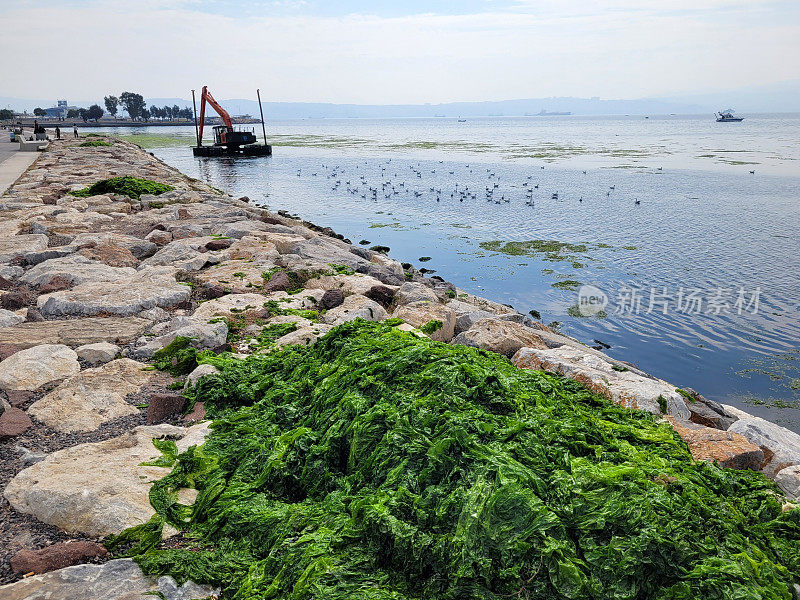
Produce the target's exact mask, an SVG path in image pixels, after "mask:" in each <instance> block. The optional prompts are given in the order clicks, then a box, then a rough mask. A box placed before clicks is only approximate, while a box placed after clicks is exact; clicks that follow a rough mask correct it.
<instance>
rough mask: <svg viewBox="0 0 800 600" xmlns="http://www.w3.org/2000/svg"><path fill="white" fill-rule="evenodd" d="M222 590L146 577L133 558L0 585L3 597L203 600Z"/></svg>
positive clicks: (26, 599) (8, 599)
mask: <svg viewBox="0 0 800 600" xmlns="http://www.w3.org/2000/svg"><path fill="white" fill-rule="evenodd" d="M219 593H220V591H219V589H215V588H212V587H210V586H207V585H197V584H195V583H193V582H191V581H187V582H186V583H184V584H183V585H178V584H177V582H176V581H175V580H174V579H173V578H172V577H168V576H164V577H159V578H153V577H147V576H145V574H144V573H142V570H141V569H140V568H139V566H138V565H137V564H136V563H135V562H134V561H133V560H131V559H130V558H120V559H117V560H110V561H108V562H106V563H103V564H102V565H94V564H83V565H76V566H74V567H67V568H64V569H59V570H57V571H50V572H49V573H45V574H44V575H35V576H33V577H28V578H27V579H23V580H21V581H17V582H15V583H11V584H8V585H5V586H0V597H2V598H3V600H89V599H92V600H101V599H102V600H142V598H151V597H153V594H160V595H158V597H159V598H164V599H166V600H200V599H203V598H209V597H211V596H214V597H216V595H217V594H219ZM145 594H148V595H145Z"/></svg>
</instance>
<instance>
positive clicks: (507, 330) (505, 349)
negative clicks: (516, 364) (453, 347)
mask: <svg viewBox="0 0 800 600" xmlns="http://www.w3.org/2000/svg"><path fill="white" fill-rule="evenodd" d="M470 314H474V313H470ZM453 343H454V344H462V345H464V346H472V347H473V348H481V349H482V350H489V351H491V352H497V353H498V354H502V355H504V356H507V357H509V358H511V357H512V356H514V354H515V353H516V352H517V351H518V350H519V349H520V348H524V347H527V348H547V345H546V344H545V343H544V342H543V341H542V339H541V338H540V337H539V336H538V335H536V332H535V331H533V330H532V329H529V328H527V327H525V326H524V325H521V324H520V323H516V322H513V321H505V320H501V319H497V318H490V319H481V320H480V321H478V322H476V323H475V324H474V325H473V326H472V327H471V328H470V329H468V330H467V331H464V332H462V333H459V334H458V335H457V336H456V337H455V338H453Z"/></svg>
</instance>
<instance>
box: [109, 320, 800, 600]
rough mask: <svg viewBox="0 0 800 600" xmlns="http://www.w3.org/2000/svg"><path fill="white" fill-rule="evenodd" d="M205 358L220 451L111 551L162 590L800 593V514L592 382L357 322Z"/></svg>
mask: <svg viewBox="0 0 800 600" xmlns="http://www.w3.org/2000/svg"><path fill="white" fill-rule="evenodd" d="M202 362H207V363H210V364H213V365H215V366H217V367H218V368H219V369H220V370H221V373H220V374H218V375H212V376H208V377H205V378H203V379H201V380H200V382H199V384H198V386H197V387H196V388H193V390H192V391H191V392H190V394H191V399H192V400H195V401H204V402H205V406H206V408H207V410H208V411H209V414H210V415H211V416H212V417H213V418H214V421H213V424H212V431H211V434H210V436H209V437H208V438H207V440H206V442H205V444H204V445H203V446H201V447H199V448H197V447H192V448H190V449H189V450H187V451H186V452H184V453H183V454H181V455H179V456H178V457H177V462H176V465H175V467H174V469H173V470H172V472H171V473H170V474H169V475H167V476H166V477H165V478H163V479H162V480H160V481H158V482H156V483H155V484H154V485H153V487H152V488H151V492H150V499H151V503H152V504H153V506H154V508H155V509H156V515H155V516H154V517H153V519H152V520H151V521H150V522H149V523H147V524H145V525H140V526H138V527H135V528H132V529H129V530H127V531H125V532H123V533H122V534H121V535H119V536H117V537H114V538H111V539H110V541H109V544H108V545H109V546H110V547H111V548H112V549H116V550H117V551H118V550H119V549H124V550H127V551H128V553H129V554H130V555H133V556H134V558H135V560H136V561H137V562H138V564H139V565H140V566H141V567H142V568H143V569H144V571H145V572H146V573H148V574H149V575H153V576H158V575H163V574H169V575H172V576H173V577H175V578H176V579H178V580H179V581H184V580H186V579H192V580H194V581H197V582H201V583H211V584H215V585H219V586H221V587H222V590H223V591H222V596H221V597H222V598H228V599H231V598H235V599H237V600H244V599H256V598H258V599H279V598H280V599H282V598H294V599H309V600H310V599H312V598H313V599H329V600H335V599H341V600H345V599H353V598H356V599H363V600H367V599H370V600H372V599H387V600H388V599H393V600H404V599H420V600H422V599H426V600H427V599H430V600H433V599H436V600H440V599H445V600H456V599H458V600H471V599H474V600H479V599H480V600H485V599H490V600H500V599H501V598H520V599H525V598H549V599H556V598H574V599H583V598H593V599H604V598H617V599H619V598H629V599H634V598H635V599H642V600H644V599H650V598H654V599H659V600H667V599H670V600H672V599H688V598H704V599H730V598H761V599H768V598H769V599H775V600H778V599H785V600H789V599H790V598H791V595H790V591H789V590H790V586H791V585H792V584H793V583H794V582H795V581H796V579H797V577H798V575H797V574H798V573H800V510H797V509H794V510H789V511H786V512H782V498H780V497H779V496H778V495H777V493H776V491H775V488H774V485H773V484H772V483H770V482H769V481H768V480H767V479H766V478H764V476H763V475H761V474H759V473H755V472H752V471H733V470H728V469H722V468H720V467H718V466H716V465H712V464H709V463H697V462H694V461H693V460H692V458H691V455H690V453H689V451H688V449H687V447H686V446H685V444H684V443H683V442H682V441H681V440H680V439H679V438H678V437H677V436H676V435H675V434H674V432H673V431H672V429H671V428H670V427H669V426H668V425H666V424H659V423H656V422H655V420H654V419H653V417H652V416H651V415H649V414H646V413H642V412H636V411H629V410H627V409H624V408H621V407H618V406H616V405H614V404H612V403H611V402H609V401H607V400H605V399H603V398H601V397H599V396H596V395H594V394H592V393H591V392H589V391H588V390H586V389H585V388H584V387H582V386H581V385H580V384H578V383H576V382H574V381H570V380H566V379H563V378H561V377H559V376H556V375H554V374H550V373H543V372H538V371H531V370H522V369H516V368H515V367H513V366H512V365H511V363H510V362H509V361H508V360H507V359H505V358H504V357H501V356H499V355H496V354H492V353H488V352H485V351H481V350H478V349H475V348H468V347H465V346H452V345H447V344H440V343H436V342H432V341H431V340H429V339H427V338H417V337H416V336H414V335H412V334H409V333H405V332H402V331H399V330H397V329H395V328H392V327H391V326H389V325H387V324H381V323H365V322H363V321H360V320H356V321H353V322H350V323H346V324H344V325H342V326H340V327H338V328H336V329H334V330H333V331H332V332H331V333H329V334H328V335H326V336H325V337H323V338H321V339H320V340H319V341H317V343H316V344H315V345H313V346H308V347H306V346H304V347H297V346H295V347H291V348H289V349H285V350H278V351H274V352H272V353H270V354H266V355H257V356H251V357H249V358H247V359H244V360H237V359H234V358H232V357H228V356H224V355H223V356H219V357H213V356H210V355H207V356H205V357H204V358H203V359H202ZM181 487H194V488H197V489H198V491H199V493H198V496H197V499H196V501H195V503H194V505H193V506H191V507H187V506H184V505H181V504H179V503H178V501H177V490H178V489H179V488H181ZM164 522H168V523H171V524H172V525H173V526H174V527H177V528H178V529H179V530H181V532H182V533H183V537H182V538H181V539H182V540H184V542H183V543H182V544H181V545H182V546H183V547H180V548H175V547H174V546H175V545H174V544H170V543H167V544H162V543H161V528H162V526H163V524H164Z"/></svg>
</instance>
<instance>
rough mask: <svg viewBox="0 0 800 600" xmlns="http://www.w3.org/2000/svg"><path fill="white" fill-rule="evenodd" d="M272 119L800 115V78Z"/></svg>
mask: <svg viewBox="0 0 800 600" xmlns="http://www.w3.org/2000/svg"><path fill="white" fill-rule="evenodd" d="M95 102H97V103H98V104H100V105H101V106H102V102H100V101H74V100H71V99H70V104H71V105H74V106H81V107H87V106H89V105H90V104H93V103H95ZM146 102H147V104H148V105H153V104H155V105H156V106H164V105H169V106H173V105H175V104H177V105H178V106H180V107H181V108H182V107H185V106H189V107H191V105H192V103H191V100H186V99H183V98H148V99H146ZM221 103H222V105H223V106H224V107H225V108H226V109H227V110H228V112H230V113H231V114H233V115H240V114H250V115H253V116H258V102H256V101H255V100H247V99H239V98H233V99H228V100H222V101H221ZM54 104H55V99H50V100H35V99H34V100H32V99H20V98H6V97H2V96H0V108H13V109H15V110H27V111H28V112H32V111H33V109H34V108H36V107H37V106H41V107H42V108H47V107H49V106H53V105H54ZM263 106H264V117H265V118H266V119H324V118H327V119H337V118H341V119H348V118H373V119H381V118H403V117H406V118H413V117H450V118H455V117H489V116H523V115H536V114H537V113H538V112H539V111H542V110H545V111H551V112H556V111H558V112H571V113H572V114H574V115H657V114H673V113H674V114H698V113H706V112H714V111H716V110H720V109H723V108H729V107H732V108H735V109H736V110H737V112H739V113H748V112H751V113H753V112H800V79H795V80H792V81H785V82H780V83H774V84H769V85H763V86H752V87H748V88H742V89H739V90H733V91H728V92H713V93H706V94H679V95H674V96H666V97H660V98H641V99H638V100H604V99H600V98H596V97H595V98H573V97H552V98H530V99H525V100H501V101H491V102H448V103H444V104H332V103H320V102H264V105H263Z"/></svg>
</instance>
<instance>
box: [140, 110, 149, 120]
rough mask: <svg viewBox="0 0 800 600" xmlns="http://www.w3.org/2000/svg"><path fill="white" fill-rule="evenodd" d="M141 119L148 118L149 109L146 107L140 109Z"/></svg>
mask: <svg viewBox="0 0 800 600" xmlns="http://www.w3.org/2000/svg"><path fill="white" fill-rule="evenodd" d="M141 117H142V121H149V120H150V111H149V110H147V109H146V108H143V109H142V112H141Z"/></svg>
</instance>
